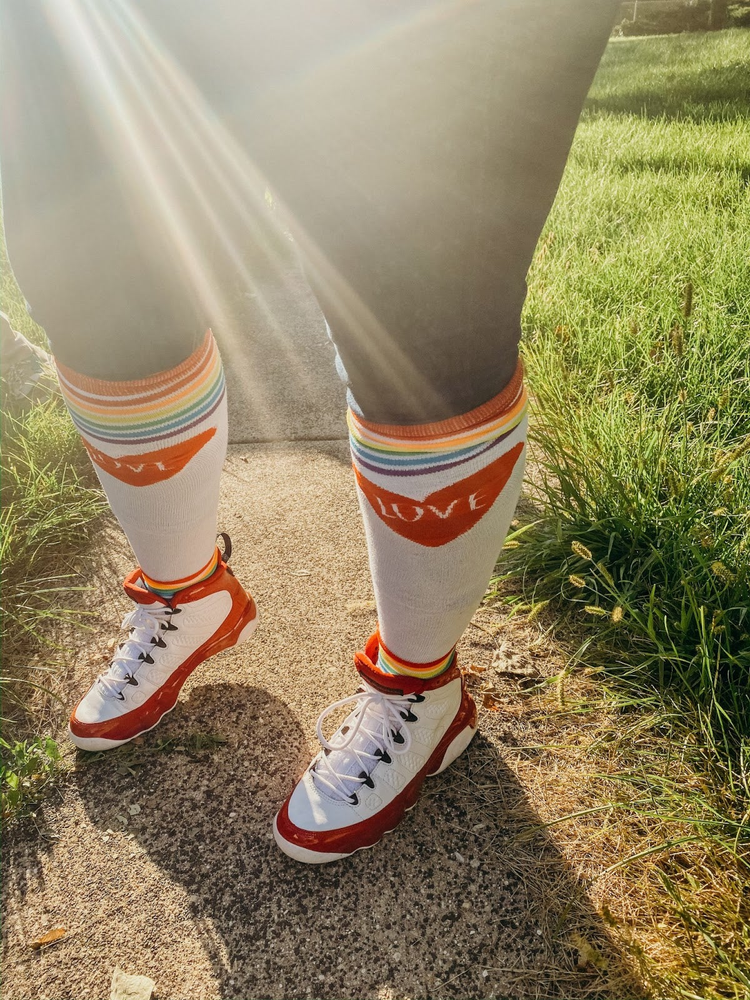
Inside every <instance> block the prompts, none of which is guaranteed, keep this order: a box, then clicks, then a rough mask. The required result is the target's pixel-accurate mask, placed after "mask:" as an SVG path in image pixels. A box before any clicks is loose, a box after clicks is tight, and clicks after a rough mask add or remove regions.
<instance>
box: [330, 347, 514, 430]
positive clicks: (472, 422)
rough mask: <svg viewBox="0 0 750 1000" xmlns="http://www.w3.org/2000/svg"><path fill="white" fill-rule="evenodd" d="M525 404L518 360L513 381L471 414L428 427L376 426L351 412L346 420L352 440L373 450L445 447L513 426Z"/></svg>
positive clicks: (470, 411)
mask: <svg viewBox="0 0 750 1000" xmlns="http://www.w3.org/2000/svg"><path fill="white" fill-rule="evenodd" d="M526 402H527V400H526V390H525V388H524V369H523V362H522V361H521V359H520V358H519V359H518V364H517V366H516V370H515V372H514V373H513V377H512V378H511V380H510V382H508V384H507V385H506V386H505V388H504V389H503V390H502V391H501V392H499V393H498V394H497V396H493V398H492V399H489V400H488V401H487V402H486V403H482V405H481V406H477V407H475V408H474V409H473V410H469V412H468V413H462V414H458V415H457V416H455V417H449V418H448V419H447V420H438V421H435V422H434V423H428V424H404V425H400V424H375V423H371V422H370V421H368V420H365V419H364V417H362V416H360V415H359V414H356V413H354V411H353V410H352V409H351V408H350V409H349V412H348V417H347V419H348V423H349V430H350V432H351V434H352V436H353V437H355V438H357V439H359V440H360V441H362V443H364V444H370V443H371V444H372V445H373V446H374V447H377V443H378V441H383V440H391V441H392V440H394V439H395V440H398V441H399V442H403V444H404V447H408V444H409V442H418V443H419V444H420V446H426V445H428V444H429V443H430V442H432V443H434V444H435V445H437V446H439V447H444V446H445V443H446V442H445V440H444V439H445V438H452V437H456V438H459V439H460V438H464V437H465V438H467V440H468V439H469V438H471V436H472V434H471V432H473V431H477V432H480V433H485V432H486V431H487V430H488V429H489V427H490V426H499V427H503V426H504V425H506V424H510V423H512V422H513V421H514V419H515V418H516V417H518V416H519V414H521V415H523V411H524V410H525V408H526ZM519 420H520V418H519Z"/></svg>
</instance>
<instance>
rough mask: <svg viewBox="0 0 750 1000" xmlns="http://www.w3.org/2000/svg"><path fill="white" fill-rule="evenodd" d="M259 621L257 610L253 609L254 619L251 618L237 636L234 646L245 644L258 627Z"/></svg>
mask: <svg viewBox="0 0 750 1000" xmlns="http://www.w3.org/2000/svg"><path fill="white" fill-rule="evenodd" d="M259 621H260V616H259V615H258V609H257V607H256V609H255V618H251V619H250V621H249V622H248V623H247V624H246V625H245V626H244V628H243V629H242V631H241V632H240V634H239V635H238V636H237V642H236V645H237V646H239V644H240V643H241V642H246V641H247V640H248V639H249V638H250V636H251V635H252V634H253V632H254V631H255V630H256V628H257V627H258V622H259Z"/></svg>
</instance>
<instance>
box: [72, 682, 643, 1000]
mask: <svg viewBox="0 0 750 1000" xmlns="http://www.w3.org/2000/svg"><path fill="white" fill-rule="evenodd" d="M175 715H176V716H177V718H176V719H174V720H173V722H171V723H170V725H169V726H168V727H167V730H166V731H164V730H162V731H161V732H160V737H162V738H163V737H165V736H170V735H174V733H175V731H180V730H184V727H185V724H186V722H187V720H189V727H190V731H191V732H196V731H198V732H200V731H202V732H206V733H221V734H223V735H224V736H225V737H226V738H227V739H228V742H227V744H226V745H224V746H220V747H218V748H215V749H213V750H210V751H208V752H207V753H203V754H198V755H197V758H199V759H196V761H195V762H192V761H191V760H190V758H189V757H186V756H185V754H177V753H152V754H151V755H150V756H149V757H148V759H147V762H146V764H145V765H143V766H140V767H138V768H137V773H136V774H130V773H128V772H127V769H125V773H123V770H124V769H123V768H122V762H121V761H118V758H117V757H116V756H114V755H109V756H107V757H105V758H104V759H103V760H100V761H98V762H96V763H95V764H94V765H92V766H91V767H85V768H82V769H79V770H78V771H77V772H76V775H75V780H76V784H77V787H78V792H79V795H80V797H81V800H82V803H83V807H84V809H85V811H86V813H87V814H88V818H89V819H90V820H91V822H92V823H93V824H94V825H96V826H99V827H101V826H102V825H103V824H106V822H107V820H106V819H105V817H106V816H107V815H108V814H110V815H111V813H112V811H113V810H116V809H117V808H118V804H119V803H121V802H122V801H123V800H125V799H127V798H129V797H132V795H133V793H134V791H137V793H138V794H139V795H140V796H141V797H142V799H143V801H144V803H145V806H144V809H143V811H142V812H141V813H140V814H139V815H138V816H136V817H135V818H134V819H133V820H132V821H131V823H130V826H129V828H128V829H129V831H130V832H131V833H133V834H134V836H135V841H136V842H137V843H138V844H139V845H140V847H141V848H143V849H144V850H145V851H146V852H147V854H148V855H149V857H150V859H151V861H153V862H154V863H155V864H156V865H157V866H158V867H159V869H160V870H161V871H163V873H164V875H165V876H166V877H167V878H168V879H169V880H170V881H174V882H175V883H178V884H180V885H182V886H183V887H184V889H185V890H186V891H187V893H188V894H189V900H190V906H191V916H192V922H193V923H194V925H195V926H197V927H199V928H200V933H201V935H202V938H203V945H204V947H205V950H206V952H207V953H208V954H209V955H210V958H211V962H212V965H213V968H214V973H215V975H216V978H217V980H218V982H219V983H220V995H221V997H222V998H223V1000H230V998H231V1000H261V998H266V997H268V998H285V1000H286V998H290V1000H291V998H299V997H306V996H310V997H323V998H328V1000H334V998H335V1000H354V998H356V1000H364V998H373V1000H375V998H377V1000H388V998H395V997H398V998H402V997H410V998H417V997H419V998H423V997H435V998H441V1000H442V998H446V997H450V998H459V997H460V998H474V1000H476V998H479V997H487V998H491V997H494V998H501V997H508V998H510V997H513V998H516V997H518V998H520V997H535V998H544V997H564V998H566V1000H575V998H583V997H587V998H594V997H600V998H605V997H607V998H615V997H617V998H618V1000H625V998H627V997H633V998H635V997H637V996H639V995H640V994H639V991H638V988H637V986H636V985H635V982H634V980H633V979H631V977H630V975H629V973H628V970H627V968H626V963H625V962H624V959H623V958H622V956H620V955H618V954H617V952H616V949H615V947H614V945H613V944H612V942H611V940H610V939H609V937H608V934H607V931H606V929H605V928H604V926H603V925H602V923H601V920H600V919H599V917H598V916H597V915H596V914H595V912H594V911H593V909H592V907H591V905H590V903H589V901H588V899H587V897H586V894H585V890H584V888H583V887H582V886H581V884H580V883H579V881H578V880H577V879H576V876H575V874H574V873H573V872H572V871H571V870H570V869H569V867H568V866H567V865H566V863H565V861H564V859H563V858H562V856H561V855H560V854H559V852H558V851H557V849H556V848H555V846H554V844H553V843H552V841H551V840H550V838H549V837H548V836H547V835H546V834H544V833H538V834H537V835H534V836H533V837H531V838H527V839H523V838H520V839H516V837H517V835H518V834H519V833H520V832H521V831H522V830H524V829H526V828H527V827H529V826H531V825H534V824H535V823H537V822H538V819H537V817H536V816H535V814H534V813H533V811H532V810H531V809H530V808H529V807H528V804H527V803H526V799H525V794H524V791H523V789H522V788H521V786H519V785H518V783H517V782H516V780H515V779H514V777H513V776H512V775H511V772H510V771H509V769H508V768H507V767H506V766H505V765H504V764H503V762H502V759H501V757H500V756H499V754H498V751H497V749H496V748H495V746H494V745H493V744H492V743H490V741H489V740H487V739H485V738H484V737H482V735H481V734H480V735H479V736H478V737H477V738H476V739H475V741H474V743H473V745H472V747H471V748H470V749H469V750H468V751H467V752H466V754H464V756H463V757H462V758H461V759H460V760H459V761H458V762H457V763H456V764H455V765H454V766H453V768H451V769H450V771H449V772H447V773H446V774H445V775H441V776H439V777H436V778H434V779H431V781H429V782H428V785H427V786H426V790H425V794H424V795H423V798H422V800H421V801H420V803H419V804H418V805H417V807H416V808H415V809H414V810H413V811H412V812H411V813H410V814H409V815H408V816H407V818H406V820H405V821H404V822H403V824H402V825H401V826H400V827H399V828H398V829H397V830H396V831H395V832H394V833H393V834H391V835H389V836H388V837H386V838H385V840H384V841H383V842H381V844H379V845H378V846H376V847H375V848H374V849H373V850H370V851H363V852H360V853H358V854H356V855H354V856H353V857H352V858H350V859H347V860H346V861H343V862H341V863H339V864H335V865H330V866H321V867H312V866H304V865H300V864H298V863H296V862H293V861H291V860H290V859H288V858H286V857H285V856H284V855H283V854H282V853H281V852H280V851H279V850H278V849H277V848H276V845H275V843H274V841H273V839H272V834H271V821H272V818H273V816H274V814H275V811H276V809H277V808H278V806H279V804H280V803H281V801H282V800H283V798H284V797H285V795H286V794H287V791H288V790H289V789H290V787H291V785H292V783H293V781H294V779H295V777H296V776H297V775H298V773H299V772H300V771H301V769H302V768H303V767H304V765H305V764H306V763H307V759H308V758H307V753H308V750H307V744H306V740H305V735H304V734H303V733H302V732H301V730H300V727H299V724H298V723H297V721H296V720H295V719H294V718H293V717H292V716H291V715H290V712H289V710H288V708H287V707H286V706H285V705H284V704H283V703H281V702H280V701H278V700H276V699H275V698H272V697H271V696H270V695H268V694H267V693H266V692H265V691H263V690H261V689H258V688H248V687H244V686H241V685H235V684H229V685H204V686H202V687H196V688H194V689H193V690H192V692H191V694H190V697H189V699H188V700H187V701H185V702H181V703H180V706H178V711H177V712H176V713H175ZM155 740H156V737H153V738H152V737H148V738H147V741H146V744H145V745H146V746H148V745H149V743H150V745H151V746H155ZM169 933H170V934H171V935H172V936H173V935H174V928H172V929H171V930H170V931H169ZM576 935H581V936H582V937H584V938H585V939H586V940H587V941H588V942H589V943H590V944H591V945H592V946H594V947H595V948H596V950H597V951H598V952H599V954H600V955H601V957H602V962H601V966H602V968H600V969H597V968H595V967H593V966H589V967H588V968H586V969H581V970H579V969H578V968H577V959H578V953H577V949H576V947H575V946H574V944H573V943H572V939H574V938H575V937H576ZM153 947H154V948H155V949H157V950H158V948H159V933H158V932H157V929H155V935H154V939H153ZM605 961H606V969H605V968H604V965H605ZM201 995H204V994H203V993H201ZM160 997H161V994H160ZM165 1000H166V995H165ZM169 1000H176V998H175V997H173V996H172V994H171V993H170V994H169Z"/></svg>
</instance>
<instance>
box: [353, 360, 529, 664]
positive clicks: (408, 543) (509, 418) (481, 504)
mask: <svg viewBox="0 0 750 1000" xmlns="http://www.w3.org/2000/svg"><path fill="white" fill-rule="evenodd" d="M526 424H527V421H526V393H525V390H524V387H523V370H522V368H521V365H520V363H519V366H518V368H517V370H516V373H515V375H514V376H513V378H512V380H511V382H510V383H509V385H508V386H507V387H506V388H505V389H504V390H503V391H502V392H501V393H500V394H499V395H498V396H495V397H494V399H491V400H489V402H487V403H485V404H483V405H482V406H480V407H478V408H477V409H475V410H471V411H470V412H469V413H466V414H463V415H461V416H458V417H453V418H451V419H449V420H443V421H440V422H438V423H433V424H420V425H412V426H405V427H400V426H390V425H383V424H373V423H369V422H368V421H366V420H364V419H363V418H362V417H360V416H358V415H357V414H355V413H354V412H353V411H352V410H350V411H349V430H350V443H351V449H352V458H353V463H354V471H355V475H356V477H357V485H358V492H359V501H360V506H361V508H362V514H363V517H364V522H365V532H366V535H367V547H368V551H369V556H370V570H371V573H372V579H373V584H374V587H375V601H376V604H377V609H378V619H379V631H380V640H381V642H380V666H381V667H382V668H383V669H384V670H387V671H389V672H391V673H405V674H411V675H416V676H420V677H433V676H435V675H437V674H439V673H440V672H441V671H443V670H445V669H447V667H448V666H450V664H451V663H452V661H453V657H454V649H455V645H456V642H457V641H458V639H459V638H460V637H461V634H462V633H463V631H464V629H465V628H466V626H467V625H468V624H469V622H470V620H471V617H472V615H473V614H474V612H475V610H476V609H477V607H478V605H479V602H480V601H481V599H482V595H483V594H484V592H485V589H486V587H487V583H488V581H489V578H490V576H491V574H492V570H493V568H494V565H495V562H496V560H497V556H498V554H499V552H500V549H501V547H502V544H503V540H504V538H505V535H506V533H507V531H508V527H509V525H510V521H511V519H512V517H513V511H514V510H515V506H516V502H517V501H518V496H519V493H520V490H521V483H522V480H523V471H524V465H525V442H526Z"/></svg>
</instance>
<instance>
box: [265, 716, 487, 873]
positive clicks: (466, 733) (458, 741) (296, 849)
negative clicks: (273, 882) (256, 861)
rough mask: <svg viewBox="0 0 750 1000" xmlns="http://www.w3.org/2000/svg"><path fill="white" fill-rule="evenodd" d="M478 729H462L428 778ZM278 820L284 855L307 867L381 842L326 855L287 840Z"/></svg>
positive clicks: (449, 761)
mask: <svg viewBox="0 0 750 1000" xmlns="http://www.w3.org/2000/svg"><path fill="white" fill-rule="evenodd" d="M477 728H478V727H475V728H474V729H472V728H471V726H467V727H466V728H465V729H462V730H461V732H460V733H459V734H458V735H457V736H456V737H455V738H454V739H453V741H452V742H451V743H449V744H448V747H447V748H446V751H445V753H444V754H443V760H442V763H441V764H440V767H439V768H438V769H437V771H432V772H430V774H428V775H427V777H428V778H431V777H433V776H434V775H436V774H440V772H441V771H444V770H445V769H446V767H450V765H451V764H452V763H453V762H454V760H456V759H457V758H458V757H460V755H461V754H462V753H463V752H464V750H465V749H466V748H467V747H468V745H469V744H470V743H471V741H472V740H473V739H474V737H475V736H476V733H477ZM418 801H419V799H417V802H418ZM417 802H415V803H414V805H412V806H409V809H413V808H414V806H415V805H416V804H417ZM409 809H407V810H406V812H409ZM277 820H278V813H277V814H276V816H274V820H273V836H274V840H275V841H276V843H277V844H278V846H279V847H280V848H281V850H282V851H283V852H284V854H287V855H288V856H289V857H290V858H293V859H294V860H295V861H302V862H303V863H304V864H307V865H325V864H328V862H330V861H341V859H342V858H348V857H351V855H352V854H356V853H357V851H362V850H366V849H367V848H370V847H374V846H375V844H377V843H378V842H379V841H375V844H365V845H363V846H362V847H357V848H355V850H353V851H348V852H347V853H345V854H324V853H323V852H321V851H310V850H308V849H307V848H306V847H300V846H299V845H298V844H293V843H292V842H291V841H289V840H285V839H284V838H283V837H282V836H281V834H280V833H279V828H278V825H277V822H276V821H277ZM392 832H393V831H392V830H386V831H385V833H392ZM385 833H384V834H383V836H385Z"/></svg>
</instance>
